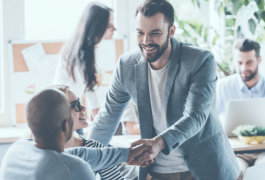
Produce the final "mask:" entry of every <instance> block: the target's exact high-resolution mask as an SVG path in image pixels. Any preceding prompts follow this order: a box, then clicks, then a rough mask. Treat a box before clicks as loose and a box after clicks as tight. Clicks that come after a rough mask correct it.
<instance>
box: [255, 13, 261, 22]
mask: <svg viewBox="0 0 265 180" xmlns="http://www.w3.org/2000/svg"><path fill="white" fill-rule="evenodd" d="M254 16H255V17H256V18H257V20H258V21H260V18H261V16H260V12H259V11H256V12H254Z"/></svg>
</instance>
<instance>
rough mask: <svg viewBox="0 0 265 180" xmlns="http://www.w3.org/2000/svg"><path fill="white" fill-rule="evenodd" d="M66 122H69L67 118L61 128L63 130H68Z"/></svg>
mask: <svg viewBox="0 0 265 180" xmlns="http://www.w3.org/2000/svg"><path fill="white" fill-rule="evenodd" d="M66 122H67V120H66V119H64V120H63V122H62V125H61V129H62V130H63V131H66V129H67V128H66V126H67V125H66V124H67V123H66Z"/></svg>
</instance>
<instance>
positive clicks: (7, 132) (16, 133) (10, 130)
mask: <svg viewBox="0 0 265 180" xmlns="http://www.w3.org/2000/svg"><path fill="white" fill-rule="evenodd" d="M27 132H28V129H27V128H26V127H1V128H0V144H2V143H13V142H15V141H17V140H18V139H19V138H21V137H23V136H25V135H26V134H27Z"/></svg>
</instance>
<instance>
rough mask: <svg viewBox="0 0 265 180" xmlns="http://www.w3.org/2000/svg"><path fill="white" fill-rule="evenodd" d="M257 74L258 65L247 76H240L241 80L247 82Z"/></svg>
mask: <svg viewBox="0 0 265 180" xmlns="http://www.w3.org/2000/svg"><path fill="white" fill-rule="evenodd" d="M257 74H258V67H257V68H256V69H255V71H254V72H252V73H251V74H250V75H249V76H247V77H243V76H241V78H242V80H243V81H244V82H247V81H250V80H252V79H253V78H254V77H255V76H256V75H257Z"/></svg>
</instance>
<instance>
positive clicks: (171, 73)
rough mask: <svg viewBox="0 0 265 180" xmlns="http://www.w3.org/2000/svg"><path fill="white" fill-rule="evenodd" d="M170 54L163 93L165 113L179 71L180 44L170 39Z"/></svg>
mask: <svg viewBox="0 0 265 180" xmlns="http://www.w3.org/2000/svg"><path fill="white" fill-rule="evenodd" d="M171 46H172V49H171V54H170V57H169V62H168V63H169V64H168V72H167V79H166V85H165V91H164V97H165V98H164V100H165V102H164V103H165V111H166V112H167V105H168V101H169V98H170V94H171V93H170V92H171V90H172V87H173V84H174V82H175V77H176V74H177V71H178V69H179V61H180V58H181V46H182V45H181V43H180V42H178V41H177V40H175V39H174V38H172V41H171Z"/></svg>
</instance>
